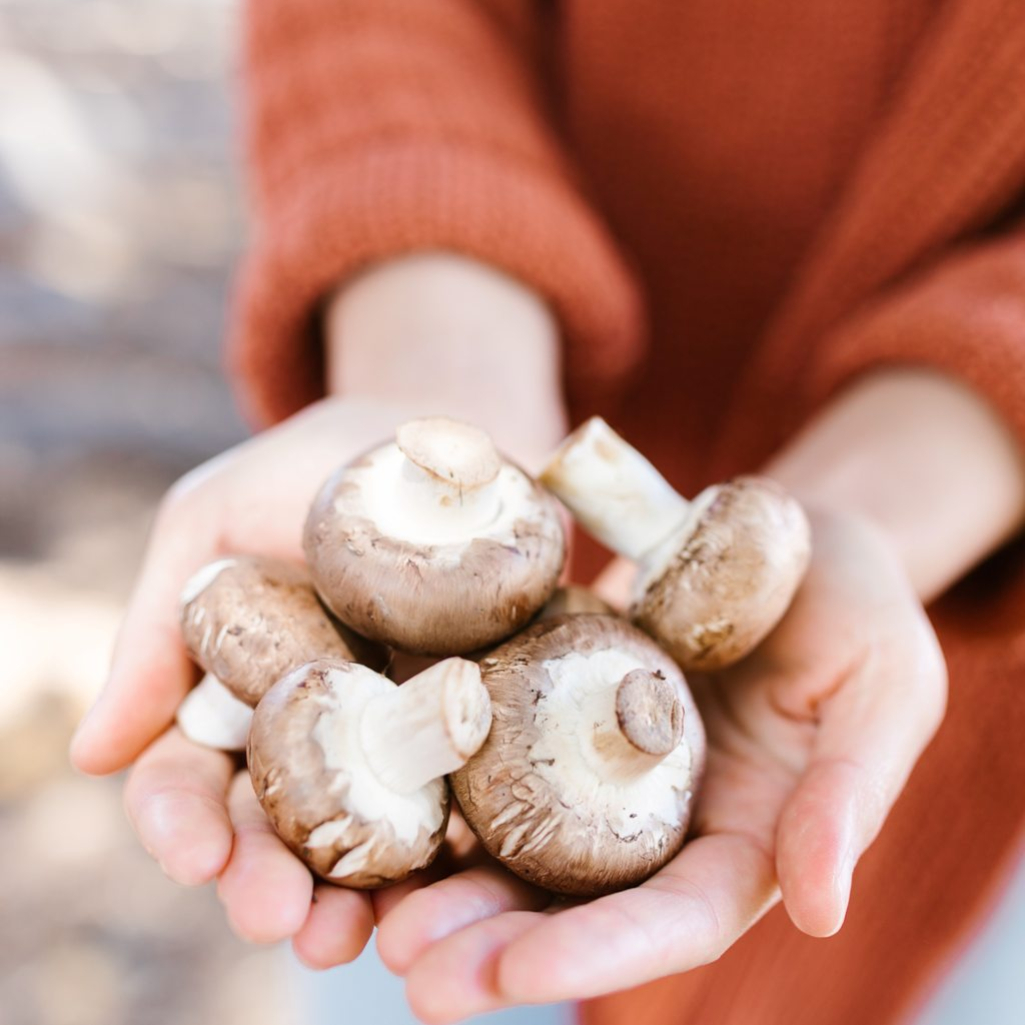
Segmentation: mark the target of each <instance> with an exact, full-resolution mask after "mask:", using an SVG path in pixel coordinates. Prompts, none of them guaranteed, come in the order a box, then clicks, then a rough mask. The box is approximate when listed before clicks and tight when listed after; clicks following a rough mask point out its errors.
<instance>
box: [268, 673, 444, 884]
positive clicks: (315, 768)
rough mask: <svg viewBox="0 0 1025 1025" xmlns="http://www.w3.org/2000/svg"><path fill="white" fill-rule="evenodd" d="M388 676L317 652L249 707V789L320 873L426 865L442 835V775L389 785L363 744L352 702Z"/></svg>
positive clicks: (377, 872) (367, 876) (387, 683)
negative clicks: (411, 787) (422, 782)
mask: <svg viewBox="0 0 1025 1025" xmlns="http://www.w3.org/2000/svg"><path fill="white" fill-rule="evenodd" d="M396 686H397V684H394V683H392V682H391V680H388V679H386V678H385V677H383V676H380V675H379V674H378V673H375V672H373V671H372V670H370V669H367V668H365V667H364V666H360V665H357V664H356V663H354V662H342V661H335V660H331V659H321V660H318V661H316V662H311V663H309V664H308V665H304V666H300V667H299V668H298V669H296V670H294V671H292V672H291V673H289V674H288V675H287V676H285V677H284V678H283V679H281V680H279V681H278V682H277V683H276V684H275V685H274V686H273V687H272V688H271V689H270V690H269V691H268V692H267V694H266V695H265V696H264V698H263V700H262V701H261V702H260V703H259V705H257V707H256V712H255V713H254V715H253V722H252V726H251V728H250V731H249V747H248V760H249V773H250V775H251V777H252V780H253V789H254V790H255V791H256V796H257V798H259V801H260V804H261V805H262V806H263V810H264V811H265V812H266V813H267V817H268V819H270V822H271V825H272V826H273V827H274V829H275V831H276V832H277V834H278V835H279V836H280V837H281V839H282V840H284V841H285V843H286V844H288V846H289V847H290V848H291V850H292V851H294V852H295V854H296V855H297V856H298V857H299V858H301V859H302V861H303V862H304V863H305V864H306V865H307V866H309V868H310V869H312V871H314V872H315V873H316V874H317V875H318V876H320V878H322V879H324V880H326V881H327V882H329V883H336V884H338V885H340V886H348V887H352V888H355V889H371V888H373V887H378V886H386V885H388V884H390V883H394V882H398V881H399V880H401V879H404V878H405V877H406V876H408V875H409V874H410V873H411V872H415V871H417V870H418V869H421V868H425V867H426V866H427V865H429V864H430V863H431V862H432V861H433V860H434V857H435V855H436V854H437V853H438V849H439V847H440V846H441V843H442V841H443V840H444V837H445V827H446V825H447V824H448V813H449V793H448V785H447V784H446V782H445V780H444V779H435V780H432V781H431V782H430V783H428V784H427V785H426V786H423V787H421V788H420V789H419V790H417V791H415V792H414V793H412V794H406V795H404V794H397V793H395V792H394V791H393V790H390V789H389V788H388V787H386V786H384V784H383V783H381V782H380V781H379V780H378V779H377V777H376V776H375V775H374V773H373V771H372V770H371V768H370V766H369V764H368V763H367V761H366V757H365V755H364V754H363V746H362V742H361V740H360V720H361V715H362V711H363V709H364V708H365V706H366V704H367V703H368V702H369V701H371V700H372V699H373V698H375V697H377V696H379V695H381V694H385V693H387V692H388V691H389V689H391V688H394V687H396Z"/></svg>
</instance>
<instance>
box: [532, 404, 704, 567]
mask: <svg viewBox="0 0 1025 1025" xmlns="http://www.w3.org/2000/svg"><path fill="white" fill-rule="evenodd" d="M540 480H541V483H542V484H544V485H546V486H547V487H548V488H550V489H551V490H552V491H554V492H555V494H557V495H558V496H559V498H560V499H561V500H562V502H563V503H564V504H565V505H566V506H567V507H568V508H569V510H570V511H571V512H572V513H573V515H574V516H575V517H576V518H577V519H578V520H579V521H580V523H581V525H582V526H583V527H584V528H585V529H586V530H587V531H588V532H589V533H591V534H593V535H594V536H595V537H596V538H597V539H598V540H599V541H601V542H602V544H604V545H607V546H608V547H609V548H611V549H612V550H613V551H615V552H618V553H619V554H620V555H625V556H626V557H627V558H629V559H634V560H640V559H641V558H643V556H644V555H645V554H646V553H647V552H649V551H651V549H653V548H655V547H656V546H657V545H658V544H659V542H661V541H663V540H664V539H665V538H667V537H669V536H670V535H671V534H672V533H673V532H674V531H675V530H677V529H678V528H679V527H680V525H681V524H683V523H684V522H685V521H686V519H687V517H688V515H689V513H690V507H691V503H690V502H688V501H687V500H686V499H685V498H683V497H682V496H681V495H679V494H677V492H676V491H675V490H673V488H672V486H671V485H670V484H669V482H668V481H667V480H666V479H665V478H664V477H663V476H662V474H660V473H659V472H658V470H656V469H655V467H654V466H652V465H651V463H649V462H648V460H647V459H645V458H644V456H642V455H641V454H640V452H638V451H637V450H636V449H635V448H633V447H632V446H631V445H628V444H627V443H626V442H625V441H624V440H623V439H622V438H621V437H620V436H619V435H618V434H616V432H615V431H613V430H612V428H611V427H609V425H608V424H607V423H606V422H605V421H604V420H603V419H602V418H601V417H597V416H596V417H592V418H591V419H590V420H588V421H586V423H584V424H583V425H582V426H581V427H578V428H577V430H575V431H574V432H573V433H572V434H571V435H570V436H569V437H568V438H566V440H565V441H564V442H563V443H562V444H561V445H560V446H559V448H558V449H557V450H556V452H555V454H554V455H553V456H552V458H551V460H550V461H549V463H548V466H547V467H545V470H544V473H542V474H541V477H540Z"/></svg>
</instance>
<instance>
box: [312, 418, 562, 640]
mask: <svg viewBox="0 0 1025 1025" xmlns="http://www.w3.org/2000/svg"><path fill="white" fill-rule="evenodd" d="M304 544H305V548H306V557H307V560H308V562H309V565H310V570H311V572H312V574H313V580H314V583H315V585H316V587H317V590H318V591H319V592H320V595H321V597H322V598H323V600H324V602H325V603H326V604H327V605H328V606H329V607H330V608H331V609H332V610H333V611H334V613H335V615H337V616H338V618H339V619H341V620H342V622H344V623H346V624H347V625H348V626H350V627H351V628H352V629H354V630H356V631H358V632H359V633H361V634H363V635H364V636H366V637H371V638H373V639H374V640H377V641H381V642H383V643H386V644H388V645H390V646H391V647H394V648H398V649H399V650H401V651H404V652H407V653H410V654H418V655H439V656H440V655H454V654H464V653H466V652H470V651H473V650H474V649H477V648H481V647H484V646H486V645H490V644H494V643H496V642H497V641H499V640H501V639H503V638H505V637H508V636H509V635H510V634H512V633H514V632H515V631H516V630H518V629H519V628H520V627H522V626H523V625H524V624H525V623H527V622H528V621H529V620H530V619H531V617H532V616H533V615H534V614H535V613H536V612H537V611H538V609H540V608H541V606H542V605H544V603H545V602H546V601H547V600H548V597H549V596H550V595H551V593H552V591H553V590H554V588H555V584H556V581H557V579H558V576H559V573H560V571H561V569H562V564H563V561H564V558H565V538H564V535H563V530H562V523H561V520H560V517H559V512H558V506H557V504H556V503H555V502H554V501H553V500H552V498H551V496H550V495H549V494H548V493H547V492H546V491H545V490H544V489H543V488H541V487H539V486H538V485H537V484H536V483H535V482H534V481H533V480H532V479H531V478H530V477H528V476H527V474H525V473H524V472H523V471H522V470H521V469H519V468H518V467H516V466H514V465H513V464H512V463H510V462H508V461H506V460H504V459H502V457H501V456H499V454H498V453H497V452H496V450H495V447H494V445H493V444H492V442H491V439H490V438H489V437H488V436H487V435H486V434H485V433H484V432H483V431H480V430H478V429H477V428H476V427H471V426H469V425H468V424H463V423H459V422H457V421H454V420H449V419H446V418H444V417H434V418H430V419H425V420H414V421H411V422H410V423H407V424H405V425H403V426H402V427H400V428H399V430H398V432H397V434H396V439H395V441H393V442H389V443H387V444H385V445H382V446H380V447H379V448H376V449H374V450H373V451H371V452H369V453H367V454H366V455H365V456H363V457H362V458H360V459H357V460H356V461H355V462H353V463H351V464H349V465H348V466H345V467H343V468H342V469H341V470H339V471H338V472H337V473H335V474H334V475H333V476H332V477H331V478H330V479H329V480H328V481H327V483H326V484H325V485H324V487H323V488H322V489H321V491H320V494H319V495H318V496H317V499H316V501H315V502H314V504H313V507H312V509H311V510H310V515H309V518H308V519H307V521H306V531H305V538H304Z"/></svg>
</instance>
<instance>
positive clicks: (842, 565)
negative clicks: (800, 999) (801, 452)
mask: <svg viewBox="0 0 1025 1025" xmlns="http://www.w3.org/2000/svg"><path fill="white" fill-rule="evenodd" d="M814 528H815V555H814V558H813V562H812V566H811V569H810V571H809V575H808V577H807V579H806V581H805V584H804V585H803V587H802V589H801V591H800V592H799V594H798V596H797V598H796V599H795V601H794V603H793V605H792V607H791V609H790V610H789V612H788V613H787V616H786V617H785V619H784V621H783V622H782V623H781V624H780V626H779V627H778V628H777V629H776V631H775V632H774V633H773V634H772V635H771V636H770V637H769V638H768V639H767V640H766V641H765V642H764V643H763V644H762V645H761V646H760V647H759V648H758V649H757V650H756V651H755V652H754V653H753V654H752V655H751V656H749V657H748V658H747V659H746V660H744V662H743V663H741V664H739V665H738V666H736V667H734V668H732V669H729V670H727V671H724V672H721V673H718V674H716V675H715V676H714V677H712V676H704V677H694V678H692V679H691V681H690V682H691V685H692V688H693V690H694V692H695V696H696V698H697V701H698V704H699V706H700V708H701V711H702V715H703V718H704V720H705V725H706V728H707V731H708V738H709V757H708V766H707V773H706V778H705V781H704V786H703V791H702V795H701V798H700V801H699V804H698V807H697V809H696V820H695V838H694V839H693V840H692V841H691V842H690V843H689V844H688V845H687V846H686V847H685V848H684V850H683V851H682V852H681V853H680V854H679V855H678V856H677V857H676V858H675V859H674V860H673V861H672V862H670V863H669V864H668V865H666V866H665V868H663V869H662V870H661V871H660V872H658V873H657V874H656V875H655V876H653V877H652V878H651V879H649V880H648V881H647V882H646V883H644V884H643V885H641V886H640V887H637V888H636V889H633V890H627V891H624V892H622V893H618V894H613V895H611V896H608V897H604V898H601V899H599V900H595V901H592V902H590V903H587V904H580V905H576V906H573V907H567V908H565V909H563V910H559V912H558V913H557V914H551V913H550V912H551V911H552V910H553V908H551V907H547V908H546V907H544V905H545V904H547V901H546V899H545V898H544V897H543V896H542V895H540V894H538V893H537V892H536V891H532V890H530V889H529V888H528V887H526V886H525V885H524V884H522V883H519V882H517V881H515V880H513V879H512V878H511V877H510V876H508V874H507V873H504V872H502V871H501V870H500V869H497V868H496V867H481V866H478V867H475V868H472V869H470V870H469V871H467V872H464V873H461V874H457V875H453V876H451V877H449V878H447V879H445V880H443V881H441V882H439V883H435V884H433V885H431V886H429V887H427V888H426V889H424V890H421V891H419V892H418V893H414V894H413V895H409V896H406V895H405V894H404V895H403V899H400V900H396V899H395V896H387V895H386V896H385V897H383V898H382V899H381V900H380V901H379V902H378V903H379V912H384V913H385V919H384V922H383V923H382V928H381V939H380V946H381V949H382V953H383V954H384V956H385V957H386V959H388V960H389V962H390V963H391V964H392V966H393V967H395V968H396V969H397V970H400V971H403V972H404V973H408V975H409V980H410V981H409V988H410V999H411V1001H412V1002H413V1005H414V1007H416V1008H417V1009H418V1010H420V1011H421V1013H423V1014H424V1015H425V1016H426V1017H428V1018H429V1019H430V1020H438V1021H446V1020H454V1019H456V1018H458V1017H462V1016H464V1015H466V1014H468V1013H472V1012H477V1011H481V1010H485V1009H488V1008H490V1007H496V1006H501V1005H502V1004H503V1003H509V1002H537V1001H544V1000H553V999H566V998H579V997H585V996H592V995H596V994H599V993H604V992H610V991H613V990H616V989H621V988H625V987H628V986H633V985H637V984H639V983H641V982H644V981H647V980H649V979H652V978H656V977H659V976H661V975H664V974H668V973H670V972H677V971H684V970H686V969H688V968H691V967H694V966H696V965H699V964H702V963H705V962H707V961H709V960H711V959H713V958H715V957H717V956H718V955H719V954H720V953H722V951H723V950H724V949H726V948H727V947H728V946H730V945H731V944H732V943H733V942H734V941H735V940H736V939H737V938H738V936H740V935H741V934H742V933H743V932H744V931H745V930H746V929H747V928H748V927H749V926H750V925H751V924H753V922H754V921H756V920H757V919H758V917H760V916H761V915H762V914H763V913H764V912H765V911H766V910H767V909H768V908H769V907H770V906H771V905H772V904H773V903H774V902H775V901H776V900H777V899H778V898H779V895H780V893H781V892H782V896H783V899H784V901H785V903H786V905H787V909H788V911H789V912H790V914H791V916H792V917H793V919H794V921H795V922H796V923H797V925H798V926H800V927H801V928H803V929H804V930H805V931H807V932H810V933H812V934H815V935H827V934H829V933H831V932H833V931H835V929H836V928H838V927H839V925H840V923H841V922H842V919H843V915H844V911H845V908H846V902H847V888H848V886H849V881H850V871H851V869H852V868H853V864H854V862H855V860H856V859H857V857H859V856H860V855H861V853H862V851H863V850H864V848H865V847H866V846H867V845H868V844H869V843H870V842H871V840H872V839H873V837H874V836H875V833H876V832H877V830H878V828H879V826H880V825H881V824H882V821H883V819H884V818H885V815H886V812H887V811H888V809H889V807H890V805H891V804H892V803H893V801H894V800H895V798H896V796H897V794H898V793H899V790H900V788H901V787H902V786H903V783H904V781H905V779H906V776H907V774H908V772H910V770H911V768H912V766H913V765H914V762H915V760H916V759H917V757H918V755H919V754H920V753H921V750H922V748H923V747H924V745H925V744H926V743H927V741H928V739H929V737H930V736H931V735H932V732H933V731H934V729H935V728H936V726H937V725H938V722H939V720H940V717H941V714H942V709H943V705H944V694H945V676H944V672H943V668H942V660H941V659H940V657H939V654H938V649H937V647H936V643H935V638H934V637H933V634H932V632H931V629H930V628H929V625H928V621H927V620H926V618H925V616H924V614H923V613H922V610H921V606H920V605H919V603H918V601H917V600H916V598H915V596H914V594H913V593H912V591H911V589H910V587H909V586H908V584H907V582H906V581H905V579H904V577H903V574H902V572H901V571H900V569H899V567H898V565H897V564H896V561H895V559H894V557H893V556H892V555H891V553H890V552H889V550H888V549H887V548H886V547H885V546H884V545H883V544H882V543H881V542H880V541H879V540H878V539H877V536H876V534H875V533H874V531H873V530H871V529H870V528H868V527H866V526H865V525H864V524H862V523H860V522H855V521H850V520H846V519H843V518H840V517H838V516H835V515H820V516H817V517H816V518H815V523H814ZM542 910H544V911H545V912H548V913H544V914H542V913H540V912H541V911H542ZM439 937H443V938H440V939H439ZM482 976H486V977H488V978H490V979H491V980H492V982H491V983H489V984H488V985H484V984H483V983H482V982H481V978H482Z"/></svg>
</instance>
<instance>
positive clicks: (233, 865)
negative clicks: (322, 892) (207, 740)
mask: <svg viewBox="0 0 1025 1025" xmlns="http://www.w3.org/2000/svg"><path fill="white" fill-rule="evenodd" d="M228 809H229V811H230V813H231V822H232V826H233V827H234V830H235V844H234V847H233V848H232V851H231V858H230V859H229V861H228V864H227V866H226V867H225V869H224V871H223V872H222V873H221V876H220V879H219V880H218V883H217V895H218V897H220V899H221V903H222V904H224V907H225V910H226V911H227V914H228V921H229V923H230V924H231V927H232V929H233V930H234V931H235V932H236V933H237V934H238V935H239V936H240V937H241V938H242V939H244V940H249V941H250V942H252V943H275V942H277V941H278V940H283V939H287V938H288V937H290V936H294V935H295V934H296V933H298V932H299V930H300V929H301V928H302V927H303V925H304V923H305V922H306V919H307V916H308V915H309V913H310V903H311V901H312V899H313V879H312V877H311V876H310V872H309V870H308V869H307V868H306V866H305V865H303V863H302V862H301V861H299V859H298V858H296V856H295V855H294V854H293V853H292V852H291V851H290V850H289V849H288V848H287V847H286V846H285V844H284V843H283V842H282V841H281V840H280V839H279V838H278V836H277V835H276V834H275V832H274V830H273V829H271V826H270V823H269V822H268V821H267V817H266V815H264V813H263V809H262V808H261V807H260V805H259V802H258V801H257V800H256V795H255V794H254V793H253V786H252V782H251V781H250V779H249V774H248V773H244V772H243V773H239V774H238V775H237V776H236V777H235V779H234V781H233V782H232V785H231V788H230V790H229V793H228ZM336 912H337V907H336V906H332V911H331V914H332V915H333V914H335V913H336ZM317 925H318V926H319V925H320V923H317Z"/></svg>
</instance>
